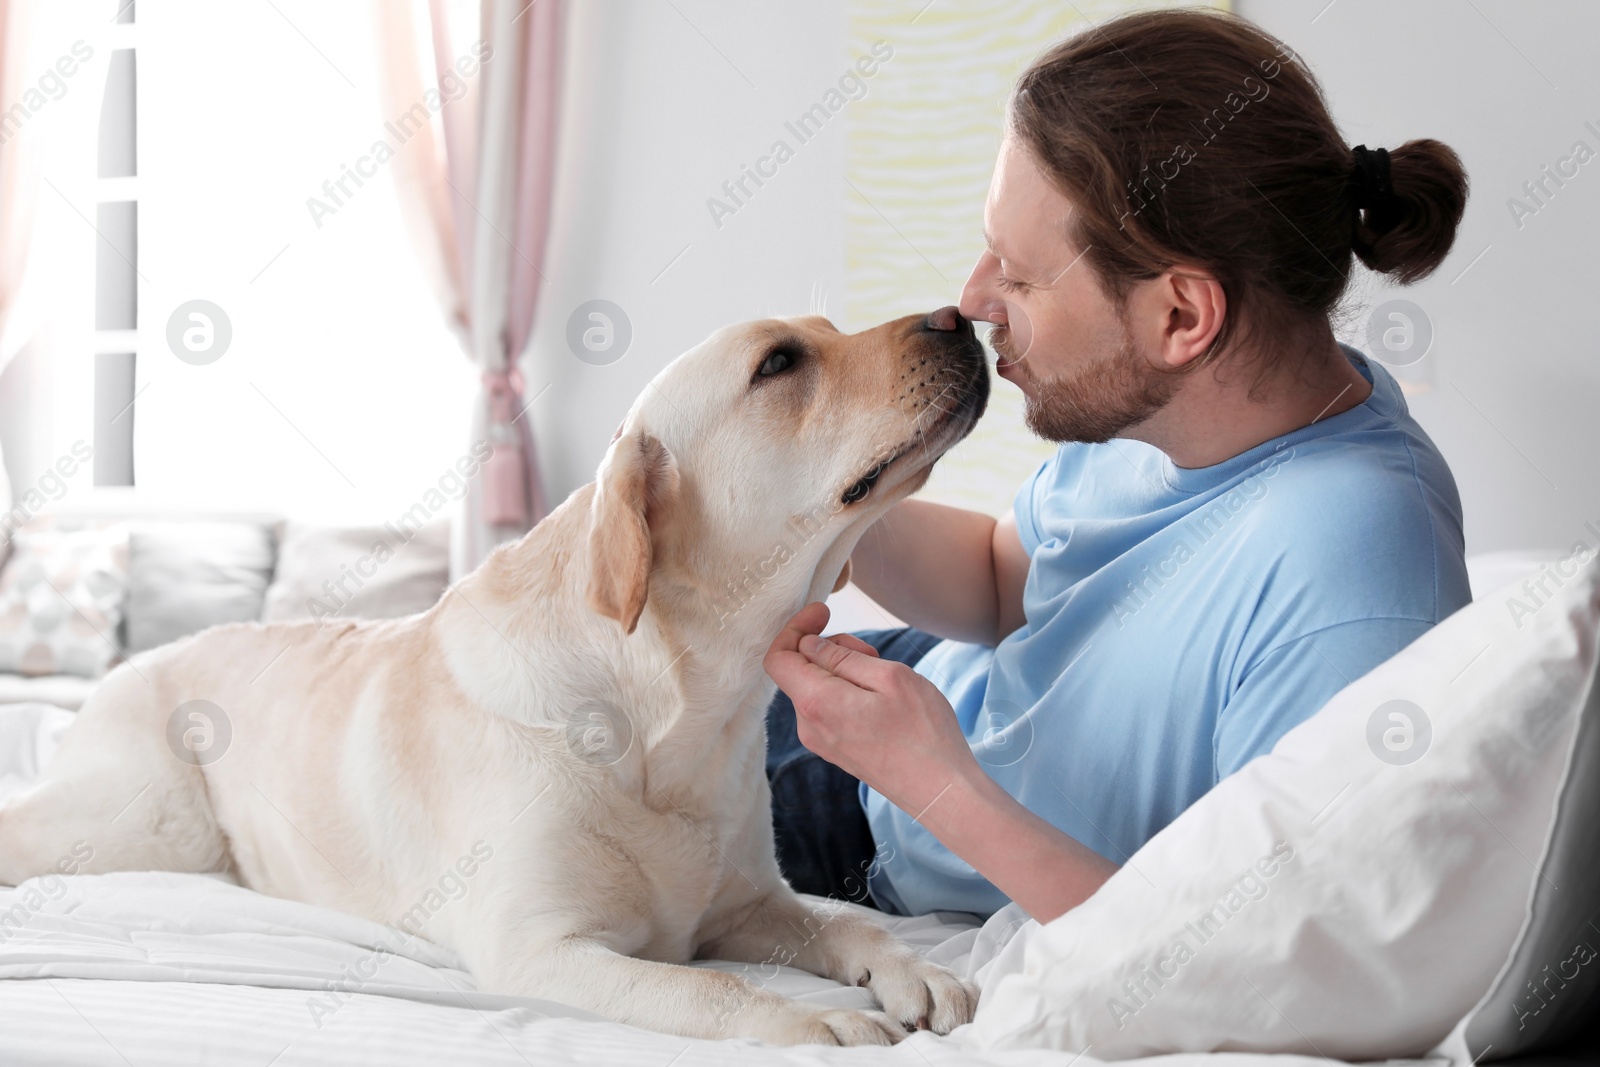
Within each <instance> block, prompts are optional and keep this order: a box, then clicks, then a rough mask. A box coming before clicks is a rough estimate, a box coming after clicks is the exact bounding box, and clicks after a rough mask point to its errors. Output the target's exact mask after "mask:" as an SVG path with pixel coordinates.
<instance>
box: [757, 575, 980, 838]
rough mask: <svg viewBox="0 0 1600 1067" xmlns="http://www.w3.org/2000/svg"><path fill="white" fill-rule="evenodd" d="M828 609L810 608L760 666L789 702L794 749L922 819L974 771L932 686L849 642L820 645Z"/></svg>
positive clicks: (830, 640)
mask: <svg viewBox="0 0 1600 1067" xmlns="http://www.w3.org/2000/svg"><path fill="white" fill-rule="evenodd" d="M827 624H828V608H827V606H826V605H825V604H822V603H811V604H807V605H806V606H805V607H804V608H802V609H800V611H799V613H798V614H796V615H795V616H794V618H792V619H790V620H789V622H788V623H787V625H785V626H784V628H783V631H782V632H781V633H779V634H778V636H777V638H776V639H775V640H774V641H773V642H772V647H771V648H769V649H768V650H767V655H766V658H765V660H764V661H763V663H762V665H763V666H764V667H765V668H766V671H767V674H768V675H769V676H771V678H772V680H773V681H775V682H777V683H778V687H779V688H780V689H782V690H783V691H784V692H785V693H786V694H788V696H789V699H790V700H791V701H793V702H794V709H795V721H796V726H797V728H798V731H799V735H800V743H801V744H803V745H805V746H806V748H808V749H810V750H811V751H812V752H815V753H816V754H817V755H819V756H821V757H822V758H823V759H825V760H827V761H828V762H829V763H832V764H834V765H835V766H837V767H839V768H841V769H843V770H844V771H846V772H848V773H849V774H851V775H854V776H855V777H857V778H859V779H861V780H862V781H863V782H866V783H867V784H868V785H869V786H871V787H872V788H874V789H876V790H877V791H878V792H880V793H882V794H883V795H884V796H885V797H887V798H888V799H889V801H890V802H891V803H893V804H894V805H895V806H896V807H898V808H899V809H900V810H902V811H904V812H907V813H910V814H913V815H915V814H917V813H919V812H922V811H924V810H925V809H926V808H927V807H928V806H929V805H931V804H932V803H933V802H934V801H935V800H936V799H938V798H939V796H940V795H941V794H942V793H943V792H944V791H945V790H946V789H948V788H949V787H950V786H951V784H952V783H953V782H954V781H955V780H956V779H957V778H959V777H963V776H966V775H968V774H969V773H970V772H972V771H976V770H978V766H977V760H976V759H975V758H974V757H973V755H972V749H971V748H970V747H969V746H968V744H967V739H966V738H965V737H964V736H963V735H962V733H961V728H960V726H959V725H958V724H957V722H956V717H955V711H954V709H953V708H951V706H950V702H949V701H948V700H946V699H945V698H944V694H942V693H940V692H939V690H938V688H937V687H936V686H934V684H933V683H932V682H930V681H928V680H927V679H926V678H924V677H922V676H921V675H920V674H918V673H916V671H914V670H912V669H911V668H910V667H908V666H906V665H905V664H903V663H892V662H888V661H886V660H882V659H879V658H878V653H877V650H876V649H874V648H873V647H872V646H871V645H869V644H867V643H866V642H865V641H862V640H861V639H860V638H857V637H854V636H852V635H850V634H834V635H833V636H832V637H827V638H822V637H818V636H817V635H818V634H820V633H821V632H822V628H823V627H824V626H826V625H827Z"/></svg>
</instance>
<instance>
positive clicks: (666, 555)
mask: <svg viewBox="0 0 1600 1067" xmlns="http://www.w3.org/2000/svg"><path fill="white" fill-rule="evenodd" d="M988 396H989V371H988V366H987V364H986V363H985V361H984V358H983V349H982V347H981V346H980V345H979V343H978V340H977V337H976V336H975V335H974V333H973V329H972V324H971V323H970V322H968V321H966V320H965V319H963V318H962V317H961V316H960V315H958V314H957V313H956V311H955V309H954V308H944V309H942V310H940V311H936V312H934V313H933V314H931V315H911V316H907V317H905V318H902V319H896V320H894V321H892V322H887V323H884V324H883V325H882V326H878V327H875V328H874V329H870V330H865V331H862V332H861V333H855V334H844V333H840V332H839V331H838V330H837V329H836V328H835V327H834V326H833V324H832V323H830V322H829V321H828V320H827V319H824V318H821V317H818V316H811V317H808V318H796V319H768V320H764V321H760V322H752V323H746V324H744V325H741V326H732V327H728V328H726V329H723V330H719V331H717V332H716V333H714V334H712V335H711V337H710V338H709V339H707V340H706V341H705V342H704V343H703V344H701V345H699V346H698V347H696V348H693V349H691V350H690V351H688V352H686V353H684V354H683V355H682V356H679V357H678V358H677V359H676V360H674V361H673V362H672V363H671V364H669V365H668V366H667V367H666V368H665V369H664V370H662V372H661V373H660V374H658V375H657V376H656V378H655V379H654V380H653V381H651V383H650V384H649V385H648V386H647V387H646V388H645V390H644V392H643V393H642V394H641V395H640V397H639V399H638V400H637V401H635V402H634V405H633V407H632V408H631V409H630V410H629V412H628V415H627V418H626V419H624V420H623V423H622V426H621V427H619V428H618V430H617V435H616V436H615V437H614V438H613V440H612V443H611V446H610V448H609V449H608V450H607V452H606V457H605V460H604V461H603V462H602V463H601V466H600V471H599V475H598V477H597V479H596V488H595V495H594V499H593V504H592V511H591V517H590V531H589V539H590V540H589V547H590V553H589V565H590V568H591V573H590V575H589V584H588V602H589V606H590V607H591V608H592V609H593V610H595V611H596V612H599V613H600V614H602V615H606V616H609V617H611V618H613V619H616V620H617V621H619V622H620V623H621V624H622V626H623V628H624V629H625V630H626V631H627V632H629V633H632V632H633V629H634V627H635V625H636V624H637V623H638V620H639V616H640V613H641V612H642V611H643V610H644V606H645V601H646V598H647V596H649V595H651V587H652V579H653V578H655V579H656V583H655V584H656V585H657V586H658V587H659V590H660V591H662V592H668V593H670V595H671V596H672V597H673V601H672V608H671V610H674V611H677V612H692V613H696V614H699V613H704V615H703V617H704V618H709V619H713V620H717V621H719V622H721V623H727V622H731V620H733V619H734V618H735V617H736V616H741V615H743V617H742V619H741V621H744V620H749V621H750V622H751V623H752V624H754V625H761V623H762V622H764V621H765V620H766V619H767V617H768V616H769V615H771V614H774V613H781V612H783V611H784V610H785V609H787V610H788V611H790V612H792V611H794V610H798V608H799V606H800V605H801V604H803V603H806V602H808V601H810V600H814V599H821V597H823V596H825V595H826V592H827V590H828V589H829V588H830V587H831V588H833V589H838V588H839V587H841V586H842V585H843V584H844V583H845V581H847V580H848V578H849V558H850V552H851V550H852V549H854V547H855V544H856V542H857V541H858V540H859V539H860V537H861V534H862V533H863V532H865V530H866V529H867V527H868V526H870V525H871V524H872V523H873V522H875V521H876V520H877V519H878V518H879V517H880V516H882V515H883V513H884V512H885V511H887V510H888V509H889V508H890V507H891V506H892V505H894V504H895V503H896V502H898V501H900V500H902V499H904V498H905V497H907V496H910V495H911V494H912V493H913V492H915V491H916V490H917V489H918V488H920V487H921V486H922V484H923V483H924V482H925V481H926V480H927V478H928V474H929V472H930V471H931V470H932V468H933V464H934V462H935V461H936V460H937V459H938V458H939V457H940V456H941V455H943V454H944V452H945V451H946V450H947V449H949V448H950V446H951V445H954V444H955V443H956V442H957V441H959V440H961V438H963V437H965V436H966V435H967V433H968V432H969V431H970V430H971V429H972V427H973V425H974V424H975V423H976V422H977V420H978V417H979V416H980V415H982V414H983V409H984V405H985V404H986V403H987V401H988ZM752 608H756V610H749V609H752ZM747 611H748V614H743V613H746V612H747ZM783 617H787V616H786V615H785V616H783ZM758 620H760V621H758Z"/></svg>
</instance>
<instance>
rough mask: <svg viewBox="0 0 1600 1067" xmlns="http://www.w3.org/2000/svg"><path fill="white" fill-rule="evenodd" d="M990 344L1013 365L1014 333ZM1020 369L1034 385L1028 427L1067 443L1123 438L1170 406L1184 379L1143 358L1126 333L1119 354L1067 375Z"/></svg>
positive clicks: (1028, 397)
mask: <svg viewBox="0 0 1600 1067" xmlns="http://www.w3.org/2000/svg"><path fill="white" fill-rule="evenodd" d="M990 344H991V345H992V346H993V348H994V350H995V352H996V353H997V354H998V355H999V356H1000V358H1001V359H1003V360H1005V362H1007V363H1010V362H1011V361H1012V359H1013V358H1014V355H1013V353H1012V352H1011V351H1010V348H1011V334H1010V331H1009V330H1005V329H996V330H995V331H994V332H993V333H992V334H991V335H990ZM1019 371H1020V373H1022V374H1023V375H1025V376H1026V377H1027V379H1028V383H1029V386H1030V389H1028V390H1025V391H1024V392H1023V398H1024V404H1025V410H1024V420H1025V421H1026V422H1027V424H1028V428H1029V429H1030V430H1032V431H1033V432H1034V433H1036V434H1038V435H1039V436H1040V437H1042V438H1044V439H1045V440H1046V441H1054V442H1057V443H1063V444H1064V443H1066V442H1071V441H1081V442H1085V443H1089V444H1099V443H1101V442H1103V441H1109V440H1111V439H1112V438H1113V437H1117V436H1120V435H1121V434H1122V433H1123V431H1125V430H1127V429H1129V428H1130V427H1132V426H1136V425H1138V424H1139V423H1141V422H1143V421H1144V420H1146V419H1148V418H1149V417H1150V416H1152V415H1154V414H1155V413H1156V412H1158V411H1160V410H1161V409H1162V408H1163V407H1165V406H1166V405H1167V402H1168V401H1170V400H1171V399H1172V395H1173V393H1175V392H1177V389H1178V385H1179V383H1180V382H1181V380H1182V378H1183V376H1182V375H1179V374H1168V373H1163V372H1161V371H1159V370H1157V369H1155V368H1154V367H1151V366H1149V365H1148V364H1147V363H1145V362H1144V361H1143V360H1141V359H1140V358H1139V355H1138V352H1137V351H1136V350H1135V349H1134V346H1133V338H1132V336H1131V335H1130V334H1129V333H1128V331H1127V330H1126V329H1124V330H1123V334H1122V340H1121V341H1120V343H1119V344H1118V345H1117V347H1116V349H1115V350H1114V351H1112V352H1110V353H1108V354H1106V355H1104V356H1101V357H1099V358H1097V359H1095V360H1094V361H1093V362H1092V363H1089V364H1088V365H1087V366H1084V367H1081V368H1079V369H1077V370H1074V371H1072V372H1070V373H1068V374H1066V375H1062V376H1059V377H1053V378H1044V377H1040V376H1039V375H1036V374H1034V373H1033V370H1032V367H1031V365H1030V364H1029V363H1028V362H1027V361H1026V360H1024V361H1023V362H1022V363H1021V364H1019Z"/></svg>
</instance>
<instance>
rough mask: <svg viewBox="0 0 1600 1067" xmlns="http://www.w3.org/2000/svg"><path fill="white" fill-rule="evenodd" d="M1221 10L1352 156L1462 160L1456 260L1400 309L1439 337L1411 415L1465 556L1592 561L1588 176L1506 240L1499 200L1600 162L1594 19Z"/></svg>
mask: <svg viewBox="0 0 1600 1067" xmlns="http://www.w3.org/2000/svg"><path fill="white" fill-rule="evenodd" d="M1235 10H1237V11H1238V12H1239V13H1240V14H1241V15H1244V16H1246V17H1248V18H1251V19H1254V20H1255V21H1257V22H1259V23H1260V24H1261V25H1262V26H1263V27H1265V28H1266V29H1267V30H1268V31H1270V32H1271V33H1273V34H1275V35H1276V36H1278V37H1280V38H1282V39H1283V40H1284V41H1286V42H1287V43H1288V44H1289V45H1290V46H1291V47H1293V48H1294V49H1295V50H1296V51H1298V52H1299V53H1300V54H1301V56H1302V57H1303V58H1304V59H1305V60H1306V61H1307V62H1309V64H1310V65H1311V67H1312V69H1313V70H1314V71H1315V72H1316V73H1317V75H1318V76H1319V78H1320V79H1321V81H1322V83H1323V88H1324V89H1325V90H1326V92H1327V94H1328V97H1329V100H1330V103H1331V105H1332V108H1333V113H1334V117H1335V119H1336V120H1338V122H1339V124H1340V126H1341V128H1342V129H1343V130H1344V132H1345V134H1346V137H1347V138H1348V140H1349V142H1350V143H1351V144H1352V145H1354V144H1359V143H1363V142H1364V143H1366V144H1368V145H1370V146H1372V147H1378V146H1385V147H1393V146H1395V145H1398V144H1400V143H1401V142H1402V141H1405V140H1407V139H1410V138H1413V137H1433V138H1436V139H1438V140H1441V141H1444V142H1445V143H1446V144H1449V145H1450V146H1451V147H1453V148H1454V149H1455V150H1456V151H1457V152H1458V153H1460V155H1461V158H1462V160H1463V161H1464V162H1465V164H1466V167H1467V173H1468V175H1469V177H1470V179H1471V182H1472V195H1471V198H1470V200H1469V201H1468V206H1467V214H1466V218H1465V220H1464V222H1463V224H1462V228H1461V231H1460V233H1459V236H1458V238H1457V243H1456V247H1455V250H1454V251H1453V252H1452V253H1451V255H1450V258H1449V260H1447V261H1446V263H1445V264H1444V266H1443V267H1442V268H1441V269H1440V270H1439V272H1438V273H1437V274H1436V275H1435V276H1434V277H1432V278H1429V279H1427V280H1425V281H1423V282H1420V283H1418V284H1417V285H1414V286H1411V287H1410V288H1409V289H1408V290H1399V291H1398V292H1403V293H1404V295H1405V296H1406V298H1407V299H1410V300H1413V301H1415V302H1416V303H1417V304H1418V305H1419V306H1421V307H1422V308H1423V309H1424V310H1425V311H1426V312H1427V313H1428V315H1429V317H1430V318H1431V319H1432V320H1433V323H1434V326H1435V329H1436V335H1435V337H1436V339H1435V343H1434V351H1433V353H1432V354H1431V355H1430V356H1428V357H1427V358H1428V359H1431V360H1435V361H1436V362H1435V365H1434V367H1433V376H1434V388H1433V390H1432V391H1431V392H1430V393H1428V394H1426V395H1422V396H1418V397H1415V398H1413V399H1412V410H1413V411H1414V412H1415V413H1416V415H1417V418H1418V420H1419V421H1420V422H1421V423H1422V425H1423V426H1424V428H1425V429H1427V431H1428V433H1429V434H1430V435H1431V436H1432V437H1433V438H1434V440H1435V442H1436V443H1437V444H1438V445H1439V447H1440V449H1441V450H1442V451H1443V452H1444V454H1445V457H1446V458H1447V459H1448V460H1449V462H1450V465H1451V467H1452V468H1453V469H1454V471H1455V475H1456V481H1457V483H1458V485H1459V486H1460V488H1461V495H1462V499H1463V503H1464V506H1465V508H1466V516H1467V547H1468V550H1469V551H1475V552H1481V551H1486V550H1493V549H1501V548H1510V547H1519V546H1537V547H1549V548H1565V547H1568V546H1570V545H1572V544H1573V542H1574V541H1575V540H1577V539H1579V538H1585V539H1587V540H1588V541H1589V542H1590V544H1593V543H1594V536H1595V535H1594V534H1592V533H1589V532H1587V531H1586V530H1585V529H1584V528H1583V527H1584V524H1585V523H1587V522H1589V521H1595V522H1596V525H1597V526H1600V463H1597V462H1596V460H1597V458H1600V417H1597V408H1600V360H1597V355H1600V342H1597V340H1596V328H1595V320H1594V310H1595V307H1596V304H1597V301H1600V284H1597V283H1600V270H1597V268H1596V265H1595V251H1596V249H1595V241H1596V238H1600V159H1597V160H1595V161H1593V162H1590V163H1588V164H1587V165H1586V166H1583V167H1581V168H1580V169H1579V172H1578V174H1577V176H1576V177H1574V178H1572V179H1569V180H1568V181H1567V184H1566V186H1565V187H1564V188H1561V189H1557V190H1555V192H1554V195H1552V196H1551V197H1549V198H1548V203H1547V205H1546V206H1545V207H1544V208H1542V209H1540V210H1539V211H1538V213H1537V214H1536V215H1534V216H1532V217H1528V218H1524V219H1523V220H1522V223H1523V224H1522V226H1521V227H1520V228H1519V227H1518V226H1517V224H1516V222H1514V221H1513V218H1512V215H1511V212H1510V210H1509V209H1508V207H1507V201H1508V199H1509V198H1511V197H1513V196H1522V195H1523V194H1522V189H1521V187H1522V185H1523V183H1524V182H1527V181H1529V180H1531V179H1534V178H1537V177H1539V175H1540V168H1541V167H1542V166H1544V165H1545V164H1550V165H1552V166H1553V165H1555V163H1556V161H1557V160H1558V159H1560V158H1562V157H1564V156H1567V155H1568V154H1569V153H1570V152H1571V150H1572V147H1573V143H1574V142H1575V141H1577V140H1579V139H1582V140H1584V141H1586V142H1587V143H1588V145H1589V147H1590V148H1591V149H1593V150H1595V151H1596V152H1600V132H1591V131H1590V130H1588V129H1585V127H1584V123H1585V122H1586V121H1589V122H1593V123H1594V126H1595V129H1596V131H1600V63H1596V62H1595V55H1594V48H1595V44H1596V42H1597V41H1600V5H1597V4H1593V3H1586V2H1583V0H1547V2H1545V3H1540V4H1525V3H1516V2H1514V0H1472V2H1471V3H1464V2H1462V0H1408V2H1407V3H1403V4H1402V3H1395V2H1393V0H1335V2H1334V3H1332V4H1331V5H1330V4H1329V3H1328V0H1237V4H1236V8H1235ZM1552 188H1553V186H1552ZM1486 247H1487V248H1488V251H1487V252H1486V253H1484V254H1483V258H1482V259H1480V260H1479V261H1478V262H1477V263H1476V264H1475V265H1473V266H1472V267H1471V269H1470V270H1468V271H1467V272H1466V273H1465V275H1461V276H1460V278H1459V280H1455V279H1456V278H1457V276H1458V275H1460V274H1461V271H1462V270H1463V269H1464V268H1466V267H1467V266H1468V264H1469V263H1470V262H1471V260H1472V259H1473V257H1474V256H1477V255H1478V254H1479V253H1480V252H1483V250H1484V249H1485V248H1486ZM1374 295H1375V296H1376V297H1377V298H1378V299H1380V300H1381V299H1383V298H1384V297H1386V296H1388V295H1391V294H1390V293H1389V292H1388V291H1384V290H1374ZM1363 323H1364V318H1358V319H1357V321H1356V322H1355V324H1354V325H1355V326H1356V327H1357V328H1358V329H1359V328H1361V327H1362V325H1363Z"/></svg>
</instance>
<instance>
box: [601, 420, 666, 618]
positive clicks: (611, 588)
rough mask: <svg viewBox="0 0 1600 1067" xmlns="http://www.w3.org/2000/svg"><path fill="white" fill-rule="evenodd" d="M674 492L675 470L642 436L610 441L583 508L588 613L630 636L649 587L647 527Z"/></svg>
mask: <svg viewBox="0 0 1600 1067" xmlns="http://www.w3.org/2000/svg"><path fill="white" fill-rule="evenodd" d="M677 491H678V465H677V462H676V461H675V460H674V459H673V458H672V453H671V452H668V451H667V447H666V446H665V445H663V444H662V443H661V442H660V441H658V440H657V439H656V438H654V437H652V436H650V435H649V434H648V433H644V432H642V431H641V432H635V433H631V434H627V435H626V436H622V437H619V438H617V439H616V440H614V441H613V442H612V444H611V447H610V448H609V449H608V450H607V451H606V458H605V461H604V462H603V463H601V465H600V473H599V475H598V477H597V478H596V479H595V491H594V500H593V502H592V503H591V505H590V508H589V589H588V597H587V599H588V604H589V608H590V610H591V611H594V612H595V613H597V614H600V615H604V616H606V617H607V618H612V619H616V620H617V621H618V622H620V623H621V624H622V629H623V631H624V632H625V633H630V634H631V633H633V630H634V627H635V626H637V625H638V624H639V616H640V614H641V613H643V611H644V601H645V595H646V594H647V593H648V591H649V588H650V565H651V562H652V560H651V557H652V549H651V542H650V524H651V522H652V521H654V520H656V519H658V518H659V517H660V515H661V513H662V510H663V508H664V507H665V505H666V503H667V502H668V500H670V499H671V498H672V497H673V496H675V495H676V493H677Z"/></svg>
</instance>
